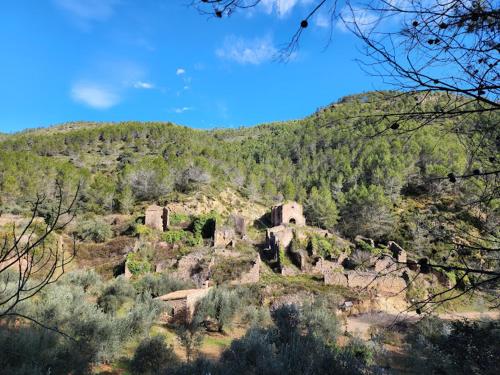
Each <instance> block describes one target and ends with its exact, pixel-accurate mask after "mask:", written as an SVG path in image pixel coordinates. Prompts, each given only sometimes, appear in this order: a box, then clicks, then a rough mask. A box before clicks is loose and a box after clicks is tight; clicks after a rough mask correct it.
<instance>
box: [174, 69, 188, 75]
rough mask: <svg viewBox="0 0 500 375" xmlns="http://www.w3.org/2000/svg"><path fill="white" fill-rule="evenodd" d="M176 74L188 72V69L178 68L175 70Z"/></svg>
mask: <svg viewBox="0 0 500 375" xmlns="http://www.w3.org/2000/svg"><path fill="white" fill-rule="evenodd" d="M175 74H177V75H178V76H181V75H183V74H186V69H184V68H177V70H176V71H175Z"/></svg>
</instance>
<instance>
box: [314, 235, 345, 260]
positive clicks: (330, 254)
mask: <svg viewBox="0 0 500 375" xmlns="http://www.w3.org/2000/svg"><path fill="white" fill-rule="evenodd" d="M309 246H310V247H311V249H312V251H313V252H314V253H316V254H318V255H320V256H322V257H323V258H325V259H328V258H337V257H338V256H339V255H340V253H341V250H340V249H338V248H337V247H336V244H335V240H334V239H329V238H324V237H321V236H318V235H313V236H311V238H310V240H309Z"/></svg>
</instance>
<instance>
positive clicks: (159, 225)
mask: <svg viewBox="0 0 500 375" xmlns="http://www.w3.org/2000/svg"><path fill="white" fill-rule="evenodd" d="M144 224H146V225H147V226H148V227H150V228H153V229H156V230H160V231H165V230H167V228H168V225H169V211H168V208H167V207H160V206H157V205H155V204H154V205H151V206H149V207H148V208H146V217H145V221H144Z"/></svg>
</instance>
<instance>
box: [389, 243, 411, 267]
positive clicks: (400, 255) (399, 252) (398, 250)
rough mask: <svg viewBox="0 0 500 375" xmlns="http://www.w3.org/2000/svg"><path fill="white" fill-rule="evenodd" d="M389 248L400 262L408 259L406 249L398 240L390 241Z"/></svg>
mask: <svg viewBox="0 0 500 375" xmlns="http://www.w3.org/2000/svg"><path fill="white" fill-rule="evenodd" d="M387 248H388V249H389V250H390V251H391V252H392V256H393V257H394V259H395V260H396V262H398V263H406V261H407V255H406V251H405V250H404V249H403V248H402V247H401V246H399V245H398V244H397V243H396V242H394V241H389V242H388V243H387Z"/></svg>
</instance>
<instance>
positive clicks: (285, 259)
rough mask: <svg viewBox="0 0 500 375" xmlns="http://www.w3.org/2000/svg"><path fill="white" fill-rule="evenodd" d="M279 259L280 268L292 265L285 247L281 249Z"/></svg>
mask: <svg viewBox="0 0 500 375" xmlns="http://www.w3.org/2000/svg"><path fill="white" fill-rule="evenodd" d="M278 257H279V258H278V260H279V264H280V266H289V265H291V264H292V262H291V261H290V259H289V258H288V257H287V255H286V253H285V248H284V247H283V246H280V247H279V250H278Z"/></svg>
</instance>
